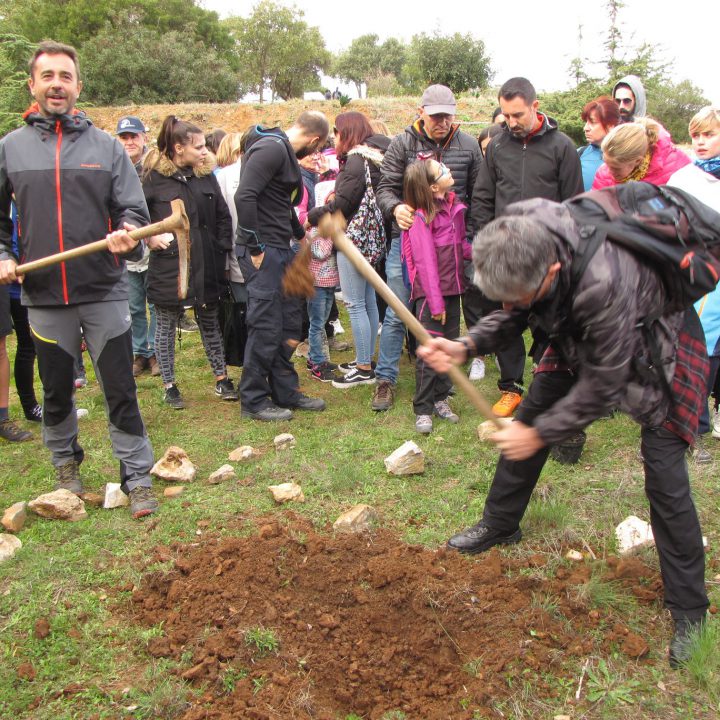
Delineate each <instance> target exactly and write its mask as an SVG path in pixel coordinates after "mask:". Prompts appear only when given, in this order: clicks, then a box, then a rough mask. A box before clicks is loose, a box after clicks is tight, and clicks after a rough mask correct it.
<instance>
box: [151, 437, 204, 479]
mask: <svg viewBox="0 0 720 720" xmlns="http://www.w3.org/2000/svg"><path fill="white" fill-rule="evenodd" d="M150 472H151V473H152V474H153V475H155V476H156V477H159V478H160V479H161V480H167V481H168V482H177V483H185V482H192V481H193V480H194V479H195V475H197V468H196V467H195V465H193V464H192V462H190V458H189V457H188V454H187V453H186V452H185V451H184V450H183V449H182V448H180V447H176V446H175V445H171V446H170V447H169V448H168V449H167V450H166V451H165V454H164V455H163V456H162V457H161V458H160V459H159V460H158V461H157V462H156V463H155V465H153V469H152V470H151V471H150Z"/></svg>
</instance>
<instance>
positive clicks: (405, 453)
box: [385, 440, 425, 475]
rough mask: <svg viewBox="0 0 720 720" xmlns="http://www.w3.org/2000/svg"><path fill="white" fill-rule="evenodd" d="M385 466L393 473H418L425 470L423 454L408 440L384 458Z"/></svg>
mask: <svg viewBox="0 0 720 720" xmlns="http://www.w3.org/2000/svg"><path fill="white" fill-rule="evenodd" d="M385 468H386V469H387V471H388V472H389V473H392V474H393V475H418V474H420V473H423V472H425V455H424V453H423V451H422V450H421V449H420V448H419V447H418V446H417V445H416V444H415V443H414V442H413V441H412V440H408V441H407V442H404V443H403V444H402V445H401V446H400V447H399V448H398V449H397V450H395V451H394V452H393V453H391V454H390V455H388V456H387V457H386V458H385Z"/></svg>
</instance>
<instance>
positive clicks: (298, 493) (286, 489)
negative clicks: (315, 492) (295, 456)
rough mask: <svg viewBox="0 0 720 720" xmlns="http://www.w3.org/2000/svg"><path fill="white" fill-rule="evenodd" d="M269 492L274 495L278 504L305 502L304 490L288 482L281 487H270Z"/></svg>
mask: <svg viewBox="0 0 720 720" xmlns="http://www.w3.org/2000/svg"><path fill="white" fill-rule="evenodd" d="M268 490H269V491H270V492H271V493H272V496H273V500H275V502H276V503H286V502H305V495H303V491H302V488H301V487H300V486H299V485H298V484H296V483H292V482H288V483H281V484H280V485H270V486H269V487H268Z"/></svg>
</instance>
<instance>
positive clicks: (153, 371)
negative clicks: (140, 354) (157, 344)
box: [148, 355, 160, 377]
mask: <svg viewBox="0 0 720 720" xmlns="http://www.w3.org/2000/svg"><path fill="white" fill-rule="evenodd" d="M148 367H149V368H150V375H151V376H152V377H159V376H160V363H159V362H158V361H157V358H156V357H155V356H154V355H151V356H150V357H149V358H148Z"/></svg>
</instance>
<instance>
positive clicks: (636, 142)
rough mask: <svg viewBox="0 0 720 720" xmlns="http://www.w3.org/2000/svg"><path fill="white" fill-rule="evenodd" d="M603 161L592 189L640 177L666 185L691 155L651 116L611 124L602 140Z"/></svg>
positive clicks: (646, 180) (655, 183)
mask: <svg viewBox="0 0 720 720" xmlns="http://www.w3.org/2000/svg"><path fill="white" fill-rule="evenodd" d="M601 148H602V152H603V160H604V163H603V164H602V165H601V166H600V167H599V168H598V171H597V173H596V174H595V180H594V182H593V185H592V189H593V190H598V189H600V188H604V187H610V186H611V185H618V184H620V183H624V182H628V181H630V180H641V181H642V182H648V183H652V184H653V185H665V184H666V183H667V182H668V180H669V179H670V177H671V176H672V175H673V173H675V172H677V171H678V170H680V169H681V168H683V167H685V166H686V165H689V164H690V158H689V157H688V156H687V155H686V154H685V153H684V152H682V150H678V149H677V148H676V147H675V146H674V145H673V143H672V140H671V138H670V134H669V133H668V131H667V130H665V128H664V127H663V126H662V125H660V123H658V122H656V121H655V120H651V119H650V118H638V119H637V120H635V121H634V122H631V123H624V124H623V125H618V126H617V127H614V128H613V129H612V130H611V131H610V132H609V133H608V134H607V135H606V136H605V139H604V140H603V141H602V145H601Z"/></svg>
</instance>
